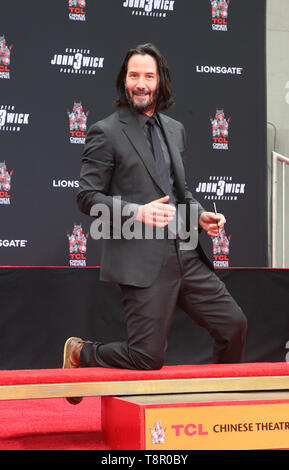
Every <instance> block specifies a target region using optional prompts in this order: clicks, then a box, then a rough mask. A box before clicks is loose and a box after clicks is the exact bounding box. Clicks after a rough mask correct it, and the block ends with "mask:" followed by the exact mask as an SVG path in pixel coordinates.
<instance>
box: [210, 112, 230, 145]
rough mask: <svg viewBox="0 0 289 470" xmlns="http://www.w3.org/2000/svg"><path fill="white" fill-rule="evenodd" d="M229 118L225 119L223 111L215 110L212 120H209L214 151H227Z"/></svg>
mask: <svg viewBox="0 0 289 470" xmlns="http://www.w3.org/2000/svg"><path fill="white" fill-rule="evenodd" d="M230 120H231V118H230V117H229V118H226V117H225V113H224V110H223V109H216V114H215V117H214V118H212V117H211V118H210V121H211V126H212V140H213V149H214V150H228V149H229V123H230Z"/></svg>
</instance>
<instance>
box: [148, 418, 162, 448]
mask: <svg viewBox="0 0 289 470" xmlns="http://www.w3.org/2000/svg"><path fill="white" fill-rule="evenodd" d="M150 431H151V437H152V444H164V443H165V433H166V428H163V427H162V425H161V422H160V421H156V422H155V425H154V427H153V428H152V429H150Z"/></svg>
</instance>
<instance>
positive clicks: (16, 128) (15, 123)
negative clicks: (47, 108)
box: [0, 104, 30, 132]
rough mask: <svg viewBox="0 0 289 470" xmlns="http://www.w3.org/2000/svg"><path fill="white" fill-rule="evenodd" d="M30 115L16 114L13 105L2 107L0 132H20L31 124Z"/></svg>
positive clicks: (0, 109)
mask: <svg viewBox="0 0 289 470" xmlns="http://www.w3.org/2000/svg"><path fill="white" fill-rule="evenodd" d="M29 117H30V114H29V113H22V112H21V113H20V112H18V111H17V112H16V108H15V106H14V105H11V104H1V105H0V132H1V131H3V132H5V131H8V132H20V131H21V130H22V128H23V127H24V126H27V125H28V124H29Z"/></svg>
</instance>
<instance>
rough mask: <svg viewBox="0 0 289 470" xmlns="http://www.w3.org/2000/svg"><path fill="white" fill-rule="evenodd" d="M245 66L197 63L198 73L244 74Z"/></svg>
mask: <svg viewBox="0 0 289 470" xmlns="http://www.w3.org/2000/svg"><path fill="white" fill-rule="evenodd" d="M243 71H244V68H243V67H239V66H233V65H230V66H228V67H227V66H226V65H196V72H197V73H206V74H213V75H237V76H238V75H242V74H243Z"/></svg>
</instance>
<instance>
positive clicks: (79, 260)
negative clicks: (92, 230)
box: [67, 222, 88, 266]
mask: <svg viewBox="0 0 289 470" xmlns="http://www.w3.org/2000/svg"><path fill="white" fill-rule="evenodd" d="M67 238H68V242H69V265H70V266H86V251H87V239H88V233H87V234H86V235H85V234H84V233H83V229H82V226H81V224H76V223H75V222H74V226H73V230H72V234H69V233H67Z"/></svg>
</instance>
